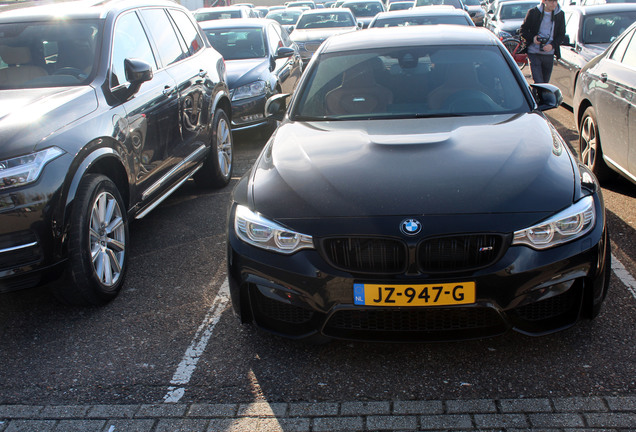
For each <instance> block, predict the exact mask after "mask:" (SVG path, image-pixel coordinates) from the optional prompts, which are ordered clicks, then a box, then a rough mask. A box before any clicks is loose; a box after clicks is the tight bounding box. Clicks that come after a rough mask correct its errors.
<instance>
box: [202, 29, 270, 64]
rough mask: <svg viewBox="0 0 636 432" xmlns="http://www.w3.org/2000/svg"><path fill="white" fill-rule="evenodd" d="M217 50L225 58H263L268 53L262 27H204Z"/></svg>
mask: <svg viewBox="0 0 636 432" xmlns="http://www.w3.org/2000/svg"><path fill="white" fill-rule="evenodd" d="M203 31H204V32H205V34H206V36H207V37H208V40H209V41H210V43H211V44H212V46H213V47H214V49H215V50H217V51H218V52H219V53H221V55H222V56H223V58H224V59H225V60H241V59H251V58H261V57H265V56H266V55H267V52H266V51H265V42H264V40H263V30H262V29H260V28H232V29H204V30H203Z"/></svg>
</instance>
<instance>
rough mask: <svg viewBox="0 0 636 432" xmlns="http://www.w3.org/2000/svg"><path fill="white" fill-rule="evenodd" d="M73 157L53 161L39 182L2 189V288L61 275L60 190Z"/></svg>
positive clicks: (22, 286)
mask: <svg viewBox="0 0 636 432" xmlns="http://www.w3.org/2000/svg"><path fill="white" fill-rule="evenodd" d="M69 159H70V156H68V155H64V156H62V157H60V158H58V159H56V160H54V161H52V162H50V163H49V164H48V165H47V166H46V167H45V168H44V170H43V171H42V174H41V176H40V178H39V179H38V180H37V181H36V182H35V183H32V184H29V185H26V186H23V187H19V188H15V189H8V190H6V191H3V192H1V193H0V292H9V291H15V290H19V289H25V288H31V287H34V286H37V285H40V284H42V283H45V282H48V281H50V280H52V279H55V278H57V277H59V276H60V275H61V273H62V271H63V267H64V264H65V261H66V254H65V250H64V243H63V239H64V232H63V227H62V220H61V219H62V212H63V209H62V208H61V207H62V205H61V204H60V193H61V189H62V182H63V179H64V176H65V175H66V173H67V172H68V167H69V162H68V160H69Z"/></svg>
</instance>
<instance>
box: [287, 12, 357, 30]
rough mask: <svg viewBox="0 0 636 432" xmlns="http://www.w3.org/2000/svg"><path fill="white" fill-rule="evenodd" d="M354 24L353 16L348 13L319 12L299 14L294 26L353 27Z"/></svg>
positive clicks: (303, 27) (302, 27)
mask: <svg viewBox="0 0 636 432" xmlns="http://www.w3.org/2000/svg"><path fill="white" fill-rule="evenodd" d="M355 25H356V24H355V22H354V21H353V16H352V15H351V14H349V13H319V14H307V15H303V16H301V17H300V19H299V20H298V25H297V26H296V28H298V29H312V28H325V27H353V26H355Z"/></svg>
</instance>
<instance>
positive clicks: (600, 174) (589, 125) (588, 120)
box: [579, 107, 609, 180]
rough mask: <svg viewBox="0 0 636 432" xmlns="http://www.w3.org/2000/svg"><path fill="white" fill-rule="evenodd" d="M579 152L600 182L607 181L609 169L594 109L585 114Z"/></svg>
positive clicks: (589, 109) (589, 108) (582, 121)
mask: <svg viewBox="0 0 636 432" xmlns="http://www.w3.org/2000/svg"><path fill="white" fill-rule="evenodd" d="M579 151H580V158H581V161H582V162H583V163H584V164H585V166H587V167H588V168H589V169H590V170H591V171H592V172H593V173H594V175H596V178H598V179H599V180H605V179H607V177H608V175H609V168H608V167H607V165H606V164H605V161H604V160H603V150H602V149H601V138H600V136H599V134H598V122H597V121H596V112H595V111H594V108H592V107H588V108H587V109H586V110H585V112H584V113H583V118H582V119H581V127H580V130H579Z"/></svg>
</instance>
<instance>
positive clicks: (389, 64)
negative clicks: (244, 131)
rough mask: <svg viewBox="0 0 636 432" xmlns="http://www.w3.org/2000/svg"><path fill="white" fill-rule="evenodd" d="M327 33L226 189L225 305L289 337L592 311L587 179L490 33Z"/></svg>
mask: <svg viewBox="0 0 636 432" xmlns="http://www.w3.org/2000/svg"><path fill="white" fill-rule="evenodd" d="M433 27H434V28H428V27H418V28H392V29H371V30H368V31H365V32H353V33H348V34H344V35H340V36H336V37H333V38H330V39H329V40H328V41H326V42H325V43H324V44H323V45H322V46H321V48H320V49H319V51H318V52H317V53H316V55H315V56H314V58H313V59H312V61H311V63H310V64H309V66H308V69H307V71H306V72H305V74H304V75H303V78H302V80H301V82H300V83H299V86H298V88H297V91H296V93H294V95H292V96H289V95H277V96H274V97H273V98H271V99H270V100H269V101H268V104H267V105H266V108H265V110H266V112H267V114H268V115H270V116H272V117H273V118H275V119H277V120H279V121H281V124H280V126H279V127H278V129H277V131H276V132H275V133H274V134H273V136H272V137H271V139H270V140H269V142H268V143H267V144H266V146H265V147H264V149H263V151H262V153H261V154H260V156H259V158H258V159H257V161H256V163H255V165H254V167H253V168H252V170H251V171H250V172H249V173H247V174H246V175H245V176H244V177H243V178H242V179H241V180H240V182H239V183H238V185H237V186H236V188H235V189H234V191H233V196H232V205H231V208H230V212H229V220H228V267H229V269H228V270H229V282H230V292H231V297H232V303H233V307H234V311H235V313H236V314H237V315H238V316H239V318H240V320H241V321H242V322H244V323H249V322H253V323H255V324H256V325H257V326H258V327H260V328H262V329H265V330H268V331H270V332H273V333H276V334H280V335H283V336H287V337H291V338H296V339H310V340H316V339H317V340H322V339H326V340H329V339H348V340H364V341H394V342H397V341H441V340H462V339H472V338H482V337H489V336H495V335H500V334H502V333H505V332H507V331H509V330H511V329H512V330H515V331H518V332H520V333H523V334H527V335H543V334H547V333H551V332H554V331H557V330H561V329H564V328H567V327H569V326H571V325H573V324H574V323H576V322H577V321H578V320H579V319H582V318H594V317H595V316H596V315H597V314H598V313H599V310H600V306H601V303H602V301H603V299H604V298H605V295H606V293H607V289H608V283H609V272H610V256H611V255H610V247H609V235H608V231H607V228H606V221H605V208H604V204H603V198H602V195H601V190H600V188H599V185H598V183H597V180H596V178H595V176H594V175H593V174H592V173H591V172H590V171H589V170H588V169H587V168H586V167H585V166H584V165H583V164H581V163H580V162H579V161H578V159H577V158H576V156H575V155H574V154H573V153H572V152H571V151H570V149H569V148H568V147H567V145H566V144H565V142H564V141H563V139H562V138H561V137H560V136H559V134H558V132H557V131H556V129H555V128H554V126H553V125H552V124H551V123H550V122H549V120H548V119H547V118H546V117H545V116H544V114H543V113H542V111H544V110H547V109H550V108H555V107H557V106H558V105H559V104H560V102H561V100H562V98H561V95H560V92H559V90H558V89H557V88H556V87H554V86H551V85H549V84H541V85H528V84H527V82H526V81H525V79H524V77H523V75H522V74H521V72H520V71H519V69H518V68H517V66H516V65H515V62H514V60H513V59H512V57H511V56H510V55H509V54H508V53H507V51H506V49H505V48H504V47H503V45H502V44H501V43H500V42H499V41H498V40H497V39H496V38H495V37H494V36H493V35H492V34H490V33H489V32H488V31H487V30H483V29H477V28H470V27H460V26H433Z"/></svg>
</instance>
